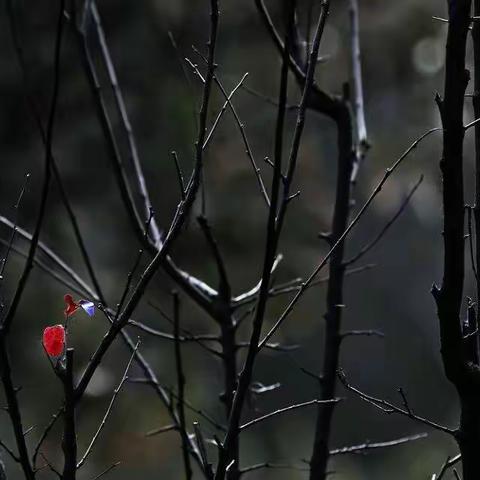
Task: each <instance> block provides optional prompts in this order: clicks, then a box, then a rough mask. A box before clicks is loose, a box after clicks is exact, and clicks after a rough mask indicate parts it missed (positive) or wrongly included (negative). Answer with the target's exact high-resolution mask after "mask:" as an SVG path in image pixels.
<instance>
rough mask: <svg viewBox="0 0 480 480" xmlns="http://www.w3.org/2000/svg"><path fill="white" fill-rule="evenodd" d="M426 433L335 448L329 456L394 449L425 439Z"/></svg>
mask: <svg viewBox="0 0 480 480" xmlns="http://www.w3.org/2000/svg"><path fill="white" fill-rule="evenodd" d="M427 436H428V435H427V434H426V433H419V434H417V435H410V436H408V437H402V438H397V439H395V440H389V441H387V442H365V443H361V444H359V445H349V446H348V447H341V448H335V449H333V450H330V455H346V454H352V453H366V452H368V451H369V450H376V449H379V448H388V447H396V446H398V445H403V444H405V443H410V442H414V441H416V440H421V439H423V438H426V437H427Z"/></svg>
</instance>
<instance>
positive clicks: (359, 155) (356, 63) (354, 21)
mask: <svg viewBox="0 0 480 480" xmlns="http://www.w3.org/2000/svg"><path fill="white" fill-rule="evenodd" d="M350 36H351V52H350V54H351V57H352V60H351V71H352V83H353V97H354V98H353V110H354V118H355V127H356V128H355V137H356V138H355V140H356V147H355V150H356V152H355V153H356V162H355V164H354V168H353V170H352V182H354V181H355V180H356V177H357V174H358V170H359V168H360V165H361V163H362V161H363V159H364V157H365V153H366V151H367V149H368V147H369V144H368V137H367V125H366V122H365V107H364V101H363V81H362V78H363V77H362V62H361V50H360V22H359V11H358V0H350Z"/></svg>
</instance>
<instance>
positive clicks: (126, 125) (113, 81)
mask: <svg viewBox="0 0 480 480" xmlns="http://www.w3.org/2000/svg"><path fill="white" fill-rule="evenodd" d="M90 11H91V14H92V18H93V21H94V24H95V29H96V32H97V36H98V41H99V44H100V51H101V53H102V58H103V61H104V64H105V66H106V69H107V72H108V77H109V80H110V86H111V88H112V91H113V95H114V98H115V104H116V106H117V110H118V112H119V114H120V118H121V120H122V128H123V130H124V133H125V136H126V138H127V140H128V147H129V152H130V161H131V162H132V164H133V167H134V170H135V176H136V177H137V183H138V189H139V191H140V195H141V197H142V201H143V206H144V214H145V219H147V218H149V216H150V211H151V209H152V204H151V201H150V197H149V194H148V189H147V185H146V182H145V176H144V175H143V170H142V166H141V163H140V158H139V156H138V150H137V143H136V140H135V136H134V133H133V129H132V125H131V123H130V119H129V117H128V113H127V109H126V107H125V101H124V99H123V95H122V91H121V90H120V86H119V83H118V79H117V74H116V72H115V67H114V65H113V62H112V59H111V56H110V50H109V48H108V44H107V40H106V38H105V34H104V31H103V27H102V23H101V20H100V14H99V12H98V9H97V5H96V3H95V1H94V0H92V1H91V2H90ZM149 229H151V233H152V239H153V242H154V244H155V245H156V246H157V247H158V246H159V245H160V244H161V234H160V230H159V228H158V226H157V222H156V220H155V217H153V218H152V219H151V221H150V225H149Z"/></svg>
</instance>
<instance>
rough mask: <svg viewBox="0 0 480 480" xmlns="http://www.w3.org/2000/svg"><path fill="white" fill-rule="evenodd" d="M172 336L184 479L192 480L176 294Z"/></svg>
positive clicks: (178, 305) (176, 295) (174, 294)
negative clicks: (173, 339) (173, 340)
mask: <svg viewBox="0 0 480 480" xmlns="http://www.w3.org/2000/svg"><path fill="white" fill-rule="evenodd" d="M173 334H174V336H175V370H176V372H177V395H178V398H177V414H178V419H179V423H180V435H181V437H182V452H183V464H184V468H185V478H186V479H187V480H190V479H191V478H192V466H191V464H190V455H189V451H188V448H189V447H188V434H187V428H186V423H185V403H184V399H185V375H184V372H183V362H182V352H181V344H180V301H179V297H178V293H177V292H174V293H173Z"/></svg>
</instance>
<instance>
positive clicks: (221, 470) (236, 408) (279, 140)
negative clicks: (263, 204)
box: [215, 0, 295, 480]
mask: <svg viewBox="0 0 480 480" xmlns="http://www.w3.org/2000/svg"><path fill="white" fill-rule="evenodd" d="M294 9H295V2H294V0H289V1H288V15H287V25H286V34H285V48H284V53H283V61H282V69H281V75H280V93H279V101H278V104H279V106H278V113H277V121H276V126H275V147H274V166H273V178H272V191H271V194H270V207H269V214H268V221H267V239H266V246H265V256H264V263H263V272H262V280H261V285H260V293H259V297H258V302H257V306H256V311H255V317H254V321H253V330H252V334H251V339H250V344H249V348H248V352H247V358H246V360H245V364H244V367H243V370H242V372H241V374H240V378H239V382H238V387H237V390H236V392H235V395H234V398H233V404H232V409H231V413H230V418H229V425H228V431H227V434H226V436H225V440H224V442H223V445H222V447H221V449H220V454H219V460H218V466H217V471H216V474H215V480H222V479H223V478H225V474H226V470H227V467H228V465H230V464H231V462H232V460H233V456H234V455H233V454H234V448H235V445H236V442H237V438H238V435H239V433H240V430H239V426H240V418H241V413H242V410H243V404H244V401H245V397H246V395H247V392H248V388H249V386H250V381H251V376H252V373H253V365H254V362H255V357H256V354H257V345H258V342H259V339H260V334H261V329H262V324H263V316H264V312H265V308H266V303H267V300H268V289H269V286H270V275H271V270H272V265H273V262H274V260H275V254H276V249H277V238H278V237H277V234H276V229H275V226H276V217H277V209H278V203H279V194H280V182H281V181H282V152H283V129H284V123H285V110H286V102H287V86H288V60H287V57H288V55H289V47H290V43H291V40H292V38H291V35H292V25H293V21H294Z"/></svg>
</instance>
